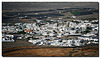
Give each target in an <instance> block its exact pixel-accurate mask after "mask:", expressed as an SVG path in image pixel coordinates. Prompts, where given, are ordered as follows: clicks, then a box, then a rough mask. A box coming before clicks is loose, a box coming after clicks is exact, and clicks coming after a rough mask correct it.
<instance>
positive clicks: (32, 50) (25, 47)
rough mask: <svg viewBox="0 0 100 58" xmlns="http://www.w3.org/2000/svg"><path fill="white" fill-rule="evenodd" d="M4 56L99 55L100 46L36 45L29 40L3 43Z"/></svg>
mask: <svg viewBox="0 0 100 58" xmlns="http://www.w3.org/2000/svg"><path fill="white" fill-rule="evenodd" d="M2 56H3V57H43V56H44V57H98V56H99V48H98V45H95V46H85V47H73V48H72V47H69V48H68V47H52V46H35V45H33V44H31V43H28V42H27V40H17V42H8V43H7V42H3V43H2Z"/></svg>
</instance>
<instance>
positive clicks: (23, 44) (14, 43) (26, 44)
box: [2, 40, 34, 49]
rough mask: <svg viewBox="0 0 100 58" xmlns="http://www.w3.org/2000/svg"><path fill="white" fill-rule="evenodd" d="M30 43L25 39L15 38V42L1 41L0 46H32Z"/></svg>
mask: <svg viewBox="0 0 100 58" xmlns="http://www.w3.org/2000/svg"><path fill="white" fill-rule="evenodd" d="M32 46H34V45H33V44H32V43H29V42H27V40H17V41H16V42H2V48H3V49H5V48H13V47H32Z"/></svg>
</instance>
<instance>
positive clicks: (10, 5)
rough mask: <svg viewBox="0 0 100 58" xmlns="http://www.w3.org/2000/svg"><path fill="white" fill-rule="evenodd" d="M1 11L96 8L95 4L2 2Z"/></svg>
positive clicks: (96, 4)
mask: <svg viewBox="0 0 100 58" xmlns="http://www.w3.org/2000/svg"><path fill="white" fill-rule="evenodd" d="M2 7H3V8H2V9H3V10H13V9H18V10H43V9H58V8H64V7H72V8H98V3H97V2H81V3H79V2H57V3H55V2H52V3H51V2H35V3H34V2H3V3H2Z"/></svg>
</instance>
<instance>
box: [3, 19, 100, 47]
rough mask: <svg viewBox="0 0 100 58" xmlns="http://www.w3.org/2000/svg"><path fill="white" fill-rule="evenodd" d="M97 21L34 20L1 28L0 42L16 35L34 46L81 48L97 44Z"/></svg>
mask: <svg viewBox="0 0 100 58" xmlns="http://www.w3.org/2000/svg"><path fill="white" fill-rule="evenodd" d="M93 22H98V20H92V21H88V20H84V21H83V20H73V21H61V20H49V21H43V20H36V22H35V23H15V25H13V26H3V27H2V33H3V35H2V37H3V38H2V39H3V40H2V41H6V40H5V38H6V39H7V37H9V38H12V37H11V36H13V34H16V36H17V39H29V41H28V42H31V43H33V44H35V45H52V46H83V45H86V44H91V43H93V44H98V41H99V39H98V23H93Z"/></svg>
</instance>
